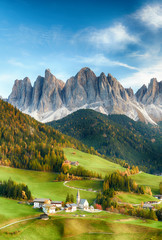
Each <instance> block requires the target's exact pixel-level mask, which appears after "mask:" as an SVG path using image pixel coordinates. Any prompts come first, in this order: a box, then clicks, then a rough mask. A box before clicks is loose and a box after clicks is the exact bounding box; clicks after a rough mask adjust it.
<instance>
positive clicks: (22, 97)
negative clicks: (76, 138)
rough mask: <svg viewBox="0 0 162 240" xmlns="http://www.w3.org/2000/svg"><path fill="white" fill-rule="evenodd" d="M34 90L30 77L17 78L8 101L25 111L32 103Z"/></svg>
mask: <svg viewBox="0 0 162 240" xmlns="http://www.w3.org/2000/svg"><path fill="white" fill-rule="evenodd" d="M32 92H33V88H32V86H31V82H30V79H29V78H27V77H26V78H24V79H23V80H15V83H14V86H13V89H12V93H11V94H10V96H9V98H8V102H9V103H11V104H13V105H14V106H16V107H17V108H19V109H20V110H22V111H23V110H25V109H26V108H27V107H28V106H29V105H30V104H31V103H32V102H31V98H32Z"/></svg>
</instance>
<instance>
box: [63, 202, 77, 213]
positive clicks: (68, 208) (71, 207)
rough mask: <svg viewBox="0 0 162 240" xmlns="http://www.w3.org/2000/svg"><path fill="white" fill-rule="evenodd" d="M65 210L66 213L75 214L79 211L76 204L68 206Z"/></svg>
mask: <svg viewBox="0 0 162 240" xmlns="http://www.w3.org/2000/svg"><path fill="white" fill-rule="evenodd" d="M64 210H65V212H74V211H76V210H77V205H76V204H75V203H70V204H66V205H65V208H64Z"/></svg>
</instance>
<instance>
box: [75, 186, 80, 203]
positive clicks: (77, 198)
mask: <svg viewBox="0 0 162 240" xmlns="http://www.w3.org/2000/svg"><path fill="white" fill-rule="evenodd" d="M76 202H77V205H78V206H79V203H80V193H79V190H78V192H77V196H76Z"/></svg>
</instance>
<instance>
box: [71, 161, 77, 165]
mask: <svg viewBox="0 0 162 240" xmlns="http://www.w3.org/2000/svg"><path fill="white" fill-rule="evenodd" d="M70 164H71V165H73V166H78V165H79V162H78V161H76V162H71V163H70Z"/></svg>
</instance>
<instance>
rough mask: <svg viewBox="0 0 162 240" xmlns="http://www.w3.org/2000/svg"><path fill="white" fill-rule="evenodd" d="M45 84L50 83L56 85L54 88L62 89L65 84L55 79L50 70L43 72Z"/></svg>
mask: <svg viewBox="0 0 162 240" xmlns="http://www.w3.org/2000/svg"><path fill="white" fill-rule="evenodd" d="M45 82H46V83H47V84H51V83H52V82H53V83H55V84H56V86H57V87H58V86H59V87H60V88H63V87H64V86H65V83H64V82H63V81H62V80H59V79H57V78H56V77H55V76H54V75H53V74H52V73H51V71H50V69H46V70H45Z"/></svg>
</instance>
